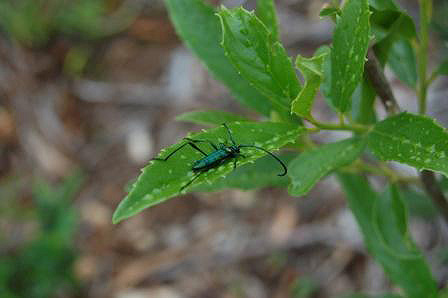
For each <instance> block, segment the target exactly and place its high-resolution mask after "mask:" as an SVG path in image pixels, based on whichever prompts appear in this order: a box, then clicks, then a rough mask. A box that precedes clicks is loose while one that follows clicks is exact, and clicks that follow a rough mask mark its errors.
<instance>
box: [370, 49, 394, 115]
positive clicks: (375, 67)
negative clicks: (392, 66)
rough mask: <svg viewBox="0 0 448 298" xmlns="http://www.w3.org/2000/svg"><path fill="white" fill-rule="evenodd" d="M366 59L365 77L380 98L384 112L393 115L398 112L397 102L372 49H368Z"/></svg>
mask: <svg viewBox="0 0 448 298" xmlns="http://www.w3.org/2000/svg"><path fill="white" fill-rule="evenodd" d="M367 58H368V60H367V62H366V65H365V68H364V69H365V71H366V74H367V77H368V78H369V80H370V82H371V83H372V86H373V88H374V89H375V92H376V94H378V96H379V97H380V99H381V102H382V103H383V105H384V108H385V109H386V112H387V113H388V114H395V113H396V112H398V111H400V108H399V107H398V104H397V101H396V99H395V96H394V94H393V92H392V88H391V87H390V85H389V83H388V81H387V80H386V76H385V75H384V72H383V69H382V68H381V66H380V63H379V61H378V59H377V58H376V56H375V53H374V52H373V50H372V49H369V51H368V52H367Z"/></svg>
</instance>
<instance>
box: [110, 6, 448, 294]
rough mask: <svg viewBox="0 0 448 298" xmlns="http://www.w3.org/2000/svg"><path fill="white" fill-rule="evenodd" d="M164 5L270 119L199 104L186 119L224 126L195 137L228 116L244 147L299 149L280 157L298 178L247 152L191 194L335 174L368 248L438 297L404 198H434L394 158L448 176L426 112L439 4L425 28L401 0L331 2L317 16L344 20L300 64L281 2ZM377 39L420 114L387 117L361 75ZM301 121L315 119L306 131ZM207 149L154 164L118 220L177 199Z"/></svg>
mask: <svg viewBox="0 0 448 298" xmlns="http://www.w3.org/2000/svg"><path fill="white" fill-rule="evenodd" d="M165 2H166V4H167V7H168V11H169V14H170V17H171V19H172V21H173V23H174V26H175V28H176V31H177V32H178V34H179V36H180V37H181V38H182V39H183V40H184V41H185V43H186V44H187V45H188V46H189V47H190V49H191V50H192V51H193V52H194V53H195V54H196V55H197V56H198V57H199V58H200V59H201V60H202V61H203V62H204V64H205V65H206V67H207V68H208V69H209V70H210V72H211V73H212V74H213V75H214V76H215V77H216V78H217V79H219V80H221V81H222V82H223V83H224V84H225V85H226V86H227V87H228V88H229V89H230V90H231V91H232V93H233V95H234V96H235V98H236V99H237V100H238V101H239V102H241V103H242V104H244V105H245V106H246V107H249V108H251V109H253V110H255V111H256V112H258V113H260V114H261V115H263V116H264V117H270V120H271V121H270V122H257V121H252V120H249V119H247V118H246V117H244V116H241V115H235V114H231V113H226V112H218V111H201V112H191V113H187V114H183V115H181V116H179V117H178V120H181V121H189V122H193V123H196V124H201V125H207V126H215V125H216V126H217V127H215V128H211V129H207V130H203V131H202V132H200V133H196V134H191V135H190V136H189V137H193V138H195V139H200V140H209V141H212V142H214V143H225V142H226V140H227V139H228V136H227V135H226V131H225V130H224V129H223V127H222V126H220V124H221V123H222V122H226V123H227V124H228V125H229V126H230V128H231V130H232V132H233V134H234V138H235V140H236V142H237V143H238V144H239V143H242V144H252V145H256V146H260V147H263V148H265V149H266V150H270V151H272V150H278V149H281V148H283V147H286V148H288V149H291V151H293V152H289V153H288V154H287V155H281V159H282V160H283V161H285V162H286V161H288V164H289V166H288V178H289V181H288V180H287V179H285V177H283V178H282V177H277V176H275V174H276V173H277V172H276V171H277V170H278V164H277V163H276V162H275V160H273V159H272V157H270V156H266V153H265V152H263V151H260V150H258V151H257V150H255V149H253V150H252V149H251V150H249V148H246V149H244V150H242V151H244V152H243V154H244V155H245V157H240V158H238V161H237V163H238V167H237V169H236V170H235V171H233V172H232V168H233V163H232V162H231V161H228V163H225V164H222V165H219V166H216V167H213V168H212V169H210V170H208V171H206V172H204V173H203V174H201V176H199V178H198V179H196V180H194V182H193V183H191V185H189V187H187V188H185V189H184V190H183V193H186V192H189V191H193V190H195V191H216V190H220V189H223V188H240V189H244V190H249V189H256V188H259V187H264V186H286V185H288V189H289V193H290V194H291V195H293V196H303V195H306V194H307V193H308V192H309V191H310V190H311V189H312V187H314V186H315V185H316V184H317V183H318V181H319V180H320V179H322V178H323V177H325V176H327V175H330V174H332V173H337V174H338V177H339V180H340V182H341V185H342V186H343V188H344V190H345V191H346V193H347V201H348V205H349V207H350V209H351V210H352V212H353V214H354V215H355V218H356V220H357V222H358V224H359V226H360V230H361V232H362V234H363V236H364V241H365V245H366V247H367V249H368V251H369V253H370V254H371V255H372V257H373V258H375V260H376V261H378V262H379V263H380V264H381V266H382V267H383V269H384V271H385V272H386V273H387V275H388V276H389V278H390V279H391V281H392V282H394V283H395V284H396V285H397V286H399V287H400V288H401V289H402V290H403V293H404V294H405V296H406V297H436V295H437V289H436V283H435V281H434V278H433V277H432V274H431V272H430V270H429V268H428V265H427V264H426V261H425V259H424V257H423V255H422V253H421V252H420V250H419V248H418V247H417V246H416V245H415V244H414V242H413V240H412V238H411V236H410V235H409V233H408V221H407V218H408V212H407V202H406V201H407V200H409V203H410V205H411V210H414V209H415V208H419V207H415V206H418V205H416V204H415V194H417V195H422V196H425V195H424V194H422V192H421V191H415V190H414V188H413V187H414V186H413V185H407V186H406V187H402V186H401V185H404V184H409V181H411V179H409V177H403V176H401V175H400V174H398V173H396V172H395V171H394V170H393V169H391V168H390V167H389V166H388V164H387V163H385V161H388V160H392V161H396V162H401V163H404V164H407V165H410V166H413V167H415V168H416V169H417V170H421V169H429V170H432V171H436V172H438V173H441V174H442V175H444V176H447V175H448V163H447V160H448V158H447V156H448V133H447V131H446V129H444V128H443V127H442V126H440V125H439V124H437V123H436V122H435V121H434V120H433V119H431V118H429V117H427V116H425V115H424V114H425V107H426V90H427V87H428V86H429V84H430V83H431V82H432V81H433V80H434V79H435V78H436V77H437V76H439V75H444V74H446V73H447V71H446V69H447V67H446V63H442V64H441V66H440V67H439V68H437V69H435V70H434V71H433V72H432V74H431V75H430V76H428V74H427V65H426V64H427V55H428V50H427V49H428V46H427V42H428V38H427V36H428V32H427V30H428V27H429V26H428V24H429V18H430V15H431V10H430V8H431V5H430V4H428V2H427V1H423V2H422V3H424V4H422V9H423V10H424V13H423V15H422V16H423V18H422V25H423V26H420V31H419V32H417V31H416V27H415V24H414V21H413V20H412V18H411V17H409V16H408V15H407V14H406V12H404V11H402V10H401V9H400V7H399V6H398V5H397V4H396V3H395V2H394V1H393V0H381V1H379V0H370V1H368V0H347V1H343V3H344V5H343V6H340V5H339V4H338V1H332V2H331V6H326V7H324V8H323V10H322V11H321V13H320V15H321V16H322V17H328V18H330V19H331V20H333V21H334V22H335V29H334V36H333V43H332V44H331V45H325V46H322V47H321V48H319V49H317V50H316V52H315V53H314V55H313V56H312V57H303V56H301V55H297V57H296V59H295V64H293V63H292V59H291V58H290V57H289V56H288V53H287V51H286V50H285V48H284V46H283V45H282V43H281V41H280V40H279V37H278V36H279V28H278V23H277V17H276V13H275V7H274V1H269V0H259V1H257V5H258V7H257V9H256V11H255V12H250V11H247V10H245V9H244V8H242V7H237V8H233V9H228V8H225V7H221V8H218V9H215V8H212V7H210V6H209V5H207V4H206V3H205V2H203V1H201V0H193V1H191V0H190V1H187V0H165ZM369 47H370V50H369V51H372V52H373V53H374V55H376V57H377V58H378V60H379V65H377V66H375V67H379V68H380V69H379V72H382V71H383V68H384V67H386V66H388V67H390V69H392V71H393V72H394V73H395V74H396V76H397V77H398V78H399V79H400V80H401V81H402V82H403V83H404V84H406V85H408V86H409V87H411V88H413V89H415V91H416V93H417V95H418V100H419V114H418V115H417V114H412V113H409V112H402V113H398V114H392V112H390V114H388V115H387V116H386V117H385V118H384V119H381V120H378V117H377V115H376V110H375V100H376V94H377V93H378V91H380V92H379V93H378V94H380V93H382V92H381V91H382V90H381V86H379V85H378V81H377V80H373V79H372V77H370V76H369V74H368V73H367V72H366V71H364V68H365V63H366V60H367V57H366V56H367V55H366V54H367V52H368V49H369ZM369 53H370V52H369ZM369 55H370V54H369ZM369 57H370V56H369ZM375 65H376V64H375ZM297 72H299V73H300V74H301V76H297ZM299 77H300V78H302V79H299ZM386 84H387V82H386ZM319 93H321V94H322V95H323V96H324V97H325V99H326V101H327V103H328V104H329V105H330V106H331V107H332V109H333V111H334V112H335V113H336V114H337V116H338V118H339V122H335V123H323V122H320V121H319V120H318V119H315V118H314V117H313V103H314V101H315V99H316V98H318V95H319ZM304 121H307V122H309V123H310V124H311V125H312V126H313V127H311V128H308V127H305V126H304V125H303V123H304ZM322 130H340V131H348V132H351V133H352V137H351V138H346V139H344V140H339V141H334V142H326V143H325V144H316V143H314V142H313V141H312V139H311V138H310V136H311V135H312V134H313V133H316V132H320V131H322ZM183 144H185V141H182V140H181V141H180V142H178V143H177V144H174V145H172V146H170V147H168V148H166V149H164V150H162V152H161V154H160V156H162V157H165V156H167V155H168V154H170V153H171V152H173V150H175V149H176V148H179V146H182V145H183ZM196 144H197V146H198V147H200V148H201V150H203V151H205V152H207V154H208V153H210V152H212V151H213V150H215V149H213V148H212V147H211V146H210V144H207V142H202V143H196ZM228 144H229V143H228V142H227V145H228ZM246 150H247V151H246ZM369 151H370V152H372V153H373V155H372V154H370V152H369ZM298 152H299V154H297V153H298ZM201 157H202V156H201V154H200V153H199V152H197V151H196V150H193V149H192V148H191V147H189V146H186V147H185V148H182V149H181V151H179V152H176V154H174V155H172V157H171V158H170V159H169V160H168V161H165V162H163V161H151V162H150V163H149V164H148V165H147V166H146V167H145V168H144V169H143V172H142V174H141V175H140V176H139V178H138V180H137V181H136V182H135V183H134V184H133V185H132V186H131V188H130V190H129V193H128V195H127V196H126V198H125V199H124V200H123V201H122V202H121V203H120V205H119V206H118V208H117V210H116V211H115V213H114V217H113V221H114V222H115V223H118V222H120V221H121V220H124V219H126V218H128V217H130V216H132V215H135V214H137V213H138V212H140V211H142V210H143V209H145V208H147V207H150V206H154V205H156V204H159V203H161V202H164V201H166V200H168V199H170V198H173V197H175V196H177V195H179V194H180V190H181V189H183V188H182V187H183V186H184V185H186V183H188V182H189V181H190V180H191V179H192V177H193V176H194V175H195V174H194V172H193V171H192V164H193V162H195V161H196V160H198V159H200V158H201ZM253 162H255V163H254V164H250V165H247V164H248V163H253ZM240 166H241V167H240ZM367 174H369V175H379V176H384V177H386V178H387V179H388V181H389V182H388V183H389V186H388V187H387V189H386V190H385V191H384V192H382V193H377V192H376V191H374V190H373V188H372V187H371V185H370V183H369V180H367V178H365V175H367ZM397 182H401V183H400V184H398V183H397ZM399 185H400V186H399ZM411 193H412V195H410V194H411ZM413 202H414V203H413ZM413 208H414V209H413ZM425 208H426V211H425V212H426V213H425V214H423V215H422V216H434V212H436V210H435V209H434V208H432V206H430V205H426V207H425ZM412 214H415V212H414V211H412ZM298 295H299V294H298ZM300 295H301V294H300ZM384 297H393V295H385V296H384Z"/></svg>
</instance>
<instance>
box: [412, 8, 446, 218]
mask: <svg viewBox="0 0 448 298" xmlns="http://www.w3.org/2000/svg"><path fill="white" fill-rule="evenodd" d="M419 3H420V33H419V44H418V51H417V59H418V81H419V84H418V90H417V92H418V111H419V113H420V114H426V98H427V92H428V85H429V84H430V83H431V82H432V81H433V80H434V79H435V77H436V73H433V74H432V75H431V76H430V77H429V78H427V73H426V71H427V66H428V48H429V24H430V21H431V15H432V0H419ZM420 180H421V181H422V183H423V186H424V188H425V190H426V193H427V194H428V195H429V196H430V197H431V199H432V201H433V202H434V204H436V205H437V206H438V207H439V210H440V213H441V214H442V216H443V218H444V219H445V221H446V222H447V223H448V201H447V199H446V198H445V196H444V194H443V192H442V190H441V189H440V186H439V184H438V183H437V180H436V178H435V175H434V172H432V171H428V170H423V171H422V172H420Z"/></svg>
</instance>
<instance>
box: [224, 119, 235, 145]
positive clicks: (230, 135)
mask: <svg viewBox="0 0 448 298" xmlns="http://www.w3.org/2000/svg"><path fill="white" fill-rule="evenodd" d="M222 125H223V126H224V127H225V128H226V129H227V132H228V134H229V138H230V140H231V141H232V143H233V145H235V146H236V143H235V140H234V139H233V136H232V132H231V131H230V128H229V127H228V126H227V124H225V123H223V124H222Z"/></svg>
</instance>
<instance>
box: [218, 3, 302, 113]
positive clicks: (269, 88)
mask: <svg viewBox="0 0 448 298" xmlns="http://www.w3.org/2000/svg"><path fill="white" fill-rule="evenodd" d="M218 15H219V17H220V19H221V24H222V30H223V40H222V45H223V47H224V50H225V51H226V55H227V56H228V58H229V59H230V61H232V63H233V64H234V66H235V68H236V69H237V70H238V71H239V72H240V74H241V76H242V77H243V78H245V79H246V80H247V81H248V82H250V83H252V84H253V86H254V87H255V88H257V90H259V91H260V92H261V93H263V94H264V95H265V96H267V97H268V98H270V99H271V100H272V103H273V105H274V106H275V107H276V108H277V109H278V110H280V111H288V112H289V109H290V107H289V106H290V103H291V100H292V99H293V98H295V97H296V96H297V94H298V93H299V91H300V85H299V82H298V80H297V77H296V74H295V70H294V68H293V66H292V63H291V59H290V58H289V57H288V56H287V54H286V51H285V49H284V48H283V46H282V45H281V44H280V43H279V42H277V41H275V39H274V38H272V36H271V34H270V33H269V31H268V29H267V28H266V26H265V25H263V23H262V22H261V21H260V20H259V19H258V18H257V17H256V16H255V14H254V13H252V12H248V11H247V10H245V9H244V8H236V9H233V10H228V9H227V8H225V7H223V8H222V9H221V10H220V11H219V13H218Z"/></svg>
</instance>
